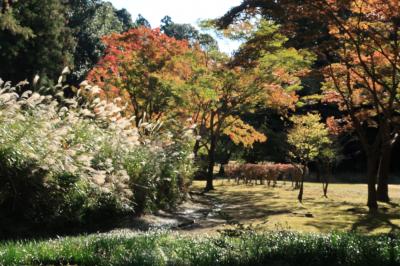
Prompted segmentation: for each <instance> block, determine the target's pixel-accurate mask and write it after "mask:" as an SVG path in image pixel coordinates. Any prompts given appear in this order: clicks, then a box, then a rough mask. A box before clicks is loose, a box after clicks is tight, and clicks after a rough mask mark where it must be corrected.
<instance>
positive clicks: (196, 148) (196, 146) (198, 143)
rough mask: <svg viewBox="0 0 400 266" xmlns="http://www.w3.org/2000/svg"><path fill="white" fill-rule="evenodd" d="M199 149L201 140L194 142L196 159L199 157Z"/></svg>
mask: <svg viewBox="0 0 400 266" xmlns="http://www.w3.org/2000/svg"><path fill="white" fill-rule="evenodd" d="M199 149H200V141H199V140H196V143H195V144H194V147H193V154H194V158H195V159H197V156H198V152H199Z"/></svg>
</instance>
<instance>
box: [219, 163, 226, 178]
mask: <svg viewBox="0 0 400 266" xmlns="http://www.w3.org/2000/svg"><path fill="white" fill-rule="evenodd" d="M224 175H225V168H224V164H223V163H221V166H220V167H219V171H218V176H224Z"/></svg>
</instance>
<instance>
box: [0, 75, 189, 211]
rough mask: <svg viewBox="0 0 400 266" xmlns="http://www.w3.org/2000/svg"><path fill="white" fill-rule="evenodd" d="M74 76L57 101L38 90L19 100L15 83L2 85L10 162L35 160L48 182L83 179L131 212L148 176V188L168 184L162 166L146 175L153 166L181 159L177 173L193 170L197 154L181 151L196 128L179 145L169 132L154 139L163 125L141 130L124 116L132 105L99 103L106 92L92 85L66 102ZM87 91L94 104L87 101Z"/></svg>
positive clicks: (3, 136) (1, 116) (1, 115)
mask: <svg viewBox="0 0 400 266" xmlns="http://www.w3.org/2000/svg"><path fill="white" fill-rule="evenodd" d="M68 71H69V70H68V69H64V71H63V75H62V76H61V77H60V80H59V84H58V85H57V86H56V87H57V88H58V89H59V90H60V91H58V92H56V93H55V94H54V95H53V96H52V95H42V94H41V93H40V92H33V91H25V92H24V93H23V94H21V95H19V94H17V93H16V88H15V87H12V86H11V84H10V83H9V82H3V81H2V80H0V150H3V151H8V152H10V153H11V155H10V156H9V158H24V159H26V160H34V161H35V162H37V163H38V164H37V165H38V166H37V168H38V169H32V171H38V170H40V169H42V170H46V171H47V172H48V173H49V174H48V177H47V179H48V180H51V178H54V177H55V176H57V174H59V173H65V172H67V173H70V174H73V175H76V176H79V177H80V179H81V180H84V181H85V182H86V183H88V184H89V185H90V186H91V187H93V188H95V189H98V190H100V191H103V192H106V193H112V194H113V195H115V196H117V198H118V199H119V200H120V202H121V203H122V204H123V205H124V206H126V208H131V207H132V205H133V204H132V200H133V195H134V193H135V189H134V186H133V185H132V184H135V183H136V182H139V181H137V180H138V179H140V178H142V177H143V176H145V178H146V182H144V184H145V185H144V186H146V187H151V186H152V184H154V183H155V182H158V181H159V180H160V179H162V176H161V172H157V167H153V169H154V170H153V171H149V172H148V173H147V172H146V173H147V174H143V173H144V172H145V171H144V170H143V169H145V168H146V167H148V166H149V165H150V164H156V165H158V166H159V168H161V166H160V165H161V164H163V163H169V162H171V163H173V162H174V160H175V161H177V160H180V161H182V162H183V163H184V164H185V165H182V166H179V167H178V169H175V170H174V171H177V173H178V174H182V175H184V174H187V173H189V172H190V171H192V169H191V167H190V165H191V158H192V157H191V156H192V154H191V153H190V152H182V151H181V150H180V148H179V147H181V146H182V145H181V142H182V143H184V142H185V143H186V142H187V143H189V142H190V138H191V137H192V136H193V134H192V129H183V132H179V135H180V136H182V138H185V140H183V139H182V140H180V141H181V142H179V143H178V142H176V139H174V137H173V134H171V133H168V132H165V133H160V134H159V136H158V137H157V136H154V135H152V134H151V133H154V132H159V131H160V128H161V127H162V124H161V123H155V124H152V123H151V122H149V121H141V123H140V126H139V127H138V128H137V127H135V126H134V123H132V121H134V117H126V116H123V115H122V112H123V111H124V110H125V108H126V106H122V107H121V106H120V105H119V104H118V103H119V102H120V101H119V100H118V99H115V100H114V102H107V101H105V100H103V99H101V98H99V97H98V95H99V93H100V92H101V89H100V88H98V87H95V86H94V87H92V86H90V85H88V83H82V84H81V87H80V89H79V90H78V91H77V96H76V97H75V98H72V99H65V98H63V97H62V96H63V95H62V90H61V89H62V88H63V87H62V82H63V81H64V78H63V77H64V76H65V75H66V74H68ZM64 72H65V73H64ZM20 85H21V86H22V85H25V83H24V84H19V86H20ZM83 91H85V93H86V94H87V93H89V95H91V96H92V97H91V98H92V99H93V100H90V101H86V102H85V101H84V100H85V99H84V98H83V97H82V96H81V95H82V94H83ZM82 102H84V104H82ZM175 144H176V146H174V145H175ZM178 144H179V145H181V146H179V145H178ZM141 150H146V152H147V153H148V154H151V155H148V156H147V157H143V158H144V159H142V157H141V155H140V154H139V153H137V152H136V153H135V152H133V151H141ZM146 158H148V159H146ZM149 158H150V159H149ZM150 160H151V161H150ZM169 160H170V161H169ZM136 161H138V162H140V163H139V164H137V165H135V167H137V168H140V171H139V170H138V171H136V170H132V169H133V168H132V164H131V162H136ZM153 161H154V162H153ZM10 163H11V164H12V163H13V162H10ZM135 169H136V168H135ZM149 169H150V168H149ZM139 172H140V177H138V175H137V174H136V173H139ZM142 183H143V182H142ZM142 183H141V184H142Z"/></svg>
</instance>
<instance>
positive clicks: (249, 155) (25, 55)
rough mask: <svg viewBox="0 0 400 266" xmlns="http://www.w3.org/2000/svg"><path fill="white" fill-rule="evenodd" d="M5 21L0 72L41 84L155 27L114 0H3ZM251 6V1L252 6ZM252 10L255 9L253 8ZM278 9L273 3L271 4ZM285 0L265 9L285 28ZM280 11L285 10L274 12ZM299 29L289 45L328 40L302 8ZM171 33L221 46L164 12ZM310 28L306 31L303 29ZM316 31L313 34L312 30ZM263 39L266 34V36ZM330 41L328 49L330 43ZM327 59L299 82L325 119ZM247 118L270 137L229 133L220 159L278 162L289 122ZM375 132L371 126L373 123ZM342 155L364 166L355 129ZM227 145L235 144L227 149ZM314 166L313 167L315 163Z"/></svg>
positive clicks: (249, 52) (250, 47)
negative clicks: (126, 35)
mask: <svg viewBox="0 0 400 266" xmlns="http://www.w3.org/2000/svg"><path fill="white" fill-rule="evenodd" d="M3 2H4V4H3V7H2V9H1V22H0V23H1V24H0V28H1V31H0V57H1V58H2V64H1V65H0V77H2V79H3V80H6V81H11V82H13V83H18V82H20V81H22V80H25V79H27V80H29V81H32V80H33V79H34V77H35V76H36V75H38V76H39V77H40V81H39V84H38V86H44V85H49V84H52V82H54V81H55V80H56V79H57V78H58V76H59V74H60V72H61V70H62V69H63V68H64V67H65V66H69V67H70V68H71V69H72V73H71V74H70V75H69V76H68V82H69V83H70V84H73V85H75V86H78V85H79V83H80V82H82V81H83V80H84V79H86V77H87V74H88V72H89V71H90V70H91V69H92V68H93V67H94V66H95V65H96V64H97V63H98V62H99V60H100V58H101V57H102V56H103V55H104V52H105V45H104V43H103V42H102V40H101V38H102V36H105V35H109V34H111V33H122V32H125V31H127V30H129V29H131V28H137V27H139V26H144V27H149V28H150V27H151V25H150V24H149V22H148V21H147V20H146V19H145V18H144V17H142V16H140V15H139V17H137V18H136V19H134V20H133V19H132V17H131V15H130V14H129V12H128V11H127V10H125V9H121V10H117V9H116V8H114V7H113V6H112V4H111V3H109V2H106V1H100V0H76V1H75V0H71V1H58V0H46V1H3ZM245 6H246V5H245V4H243V5H241V6H240V8H239V7H238V9H236V10H234V9H233V10H232V12H231V13H228V14H227V15H226V16H225V17H223V18H221V20H220V21H219V26H220V27H224V26H226V25H228V23H230V21H232V20H233V18H234V16H236V15H237V13H234V12H239V10H241V11H242V12H243V11H245ZM250 6H251V5H250ZM249 9H251V8H249ZM274 9H276V10H274ZM284 9H285V7H284V4H282V5H279V4H277V5H276V6H274V7H272V6H271V7H269V6H267V7H266V8H264V9H263V12H264V14H263V16H265V17H271V18H272V19H274V20H275V21H276V22H277V23H279V24H282V25H283V28H284V30H285V31H287V29H286V28H288V27H290V25H294V22H293V21H292V18H290V16H287V15H286V14H285V11H284ZM277 10H280V11H277ZM296 19H297V21H296V28H295V31H294V33H293V34H291V35H290V37H289V38H288V41H287V42H286V43H285V44H284V45H285V46H287V47H295V48H296V49H311V48H313V47H315V46H317V45H321V44H323V45H327V47H329V45H330V44H329V40H330V38H331V37H330V36H329V33H328V26H327V25H326V23H325V24H324V23H323V22H321V21H320V20H318V18H315V19H313V18H311V17H307V15H304V16H303V17H301V18H296ZM152 26H154V27H160V29H161V31H162V32H163V33H165V34H166V35H168V36H170V37H173V38H176V39H178V40H188V41H190V42H193V43H194V42H196V41H197V42H200V43H202V44H207V45H208V46H217V42H216V41H215V40H214V39H213V38H212V37H211V36H210V35H208V34H204V33H201V32H199V31H198V30H197V29H196V28H195V27H194V26H192V25H189V24H177V23H174V22H173V21H172V19H171V18H170V17H168V16H166V17H165V18H164V19H163V20H162V21H160V25H152ZM306 30H307V32H308V33H307V37H305V34H303V33H304V32H305V31H306ZM310 32H311V33H312V34H309V33H310ZM264 38H268V36H267V37H264ZM261 41H262V40H257V39H254V40H252V42H249V43H248V44H246V45H244V46H243V47H242V48H241V49H240V50H239V51H237V52H236V55H235V56H236V59H235V61H234V62H232V64H238V65H239V64H241V63H243V62H240V61H241V60H245V59H244V58H248V57H250V58H251V57H252V58H256V57H257V56H258V55H257V51H258V50H257V49H258V48H260V47H258V46H257V45H260V43H261ZM327 47H326V48H325V49H327ZM326 60H327V59H326V58H324V56H323V55H322V54H319V56H318V58H317V60H316V61H315V63H314V64H313V66H312V71H310V72H309V74H307V75H306V76H304V77H302V87H303V88H302V89H301V90H300V91H298V94H299V95H300V96H301V98H302V101H303V102H302V103H301V106H300V104H298V105H299V106H298V108H297V109H296V111H295V112H296V114H305V113H307V112H309V111H318V112H320V113H321V115H322V117H323V119H324V120H326V119H327V118H328V117H330V116H334V115H337V114H338V112H339V110H338V109H337V108H335V107H333V106H331V105H327V104H323V103H321V101H319V100H318V99H317V98H315V97H314V96H315V95H318V94H320V93H321V82H322V81H323V75H322V73H321V71H320V70H321V68H322V67H324V66H325V65H326ZM242 116H243V117H242V119H243V120H244V121H246V122H247V123H249V124H250V125H252V126H254V127H255V128H257V129H258V130H260V131H261V132H262V133H264V134H265V135H267V136H268V141H267V142H264V143H256V144H255V146H254V149H245V148H243V147H240V146H236V145H234V144H232V143H231V142H230V141H229V139H228V138H227V139H223V140H222V142H223V143H224V144H221V146H220V147H221V149H219V154H218V161H219V162H221V163H224V162H226V161H227V160H228V159H229V158H233V159H238V160H245V161H248V162H259V161H275V162H288V161H289V159H290V158H289V157H288V156H287V144H285V143H286V141H285V139H286V133H287V129H288V126H289V125H290V121H288V120H287V119H286V120H285V119H283V120H282V117H281V116H280V115H279V114H278V113H277V112H275V111H273V110H272V109H268V108H265V109H262V108H259V109H258V110H257V112H255V113H251V114H250V113H249V114H242ZM370 131H371V132H370V134H372V135H373V134H374V132H373V131H374V129H371V130H370ZM339 143H340V145H339V146H340V159H339V160H338V161H337V165H336V167H335V171H336V172H360V171H363V169H365V167H366V165H365V164H366V160H365V156H364V154H363V151H362V148H361V146H360V143H359V142H358V140H357V138H356V137H355V136H354V135H353V134H351V133H350V134H344V135H342V136H341V137H340V140H339ZM224 147H231V149H230V150H226V149H224ZM392 152H393V156H392V157H393V158H397V157H398V156H399V152H400V144H398V143H396V144H395V146H394V147H393V150H392ZM311 168H313V170H316V169H315V167H313V164H311ZM391 170H392V171H399V170H400V164H398V163H396V161H395V160H394V161H393V162H392V165H391Z"/></svg>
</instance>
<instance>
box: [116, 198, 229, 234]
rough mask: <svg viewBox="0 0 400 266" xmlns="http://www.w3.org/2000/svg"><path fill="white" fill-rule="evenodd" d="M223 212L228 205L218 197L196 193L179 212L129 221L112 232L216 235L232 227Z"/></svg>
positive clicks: (125, 221)
mask: <svg viewBox="0 0 400 266" xmlns="http://www.w3.org/2000/svg"><path fill="white" fill-rule="evenodd" d="M223 208H224V205H223V204H222V203H221V202H219V201H218V200H217V199H216V198H215V197H213V196H210V195H209V194H203V193H200V192H198V191H192V192H190V193H189V196H188V199H187V200H186V201H185V202H184V203H182V204H181V205H179V206H178V207H177V208H176V210H175V211H171V212H166V211H158V212H156V213H154V214H148V215H144V216H142V217H139V218H135V219H133V220H132V219H129V220H128V219H126V220H124V221H123V222H122V223H121V224H120V225H119V226H118V229H115V230H113V231H112V232H114V231H116V232H120V231H121V230H124V231H127V232H139V231H147V230H154V229H170V230H173V231H179V232H181V233H189V234H200V233H214V232H216V231H217V229H219V228H223V227H224V226H225V225H226V224H229V223H231V219H230V218H229V216H227V215H226V214H225V213H224V212H222V209H223Z"/></svg>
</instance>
